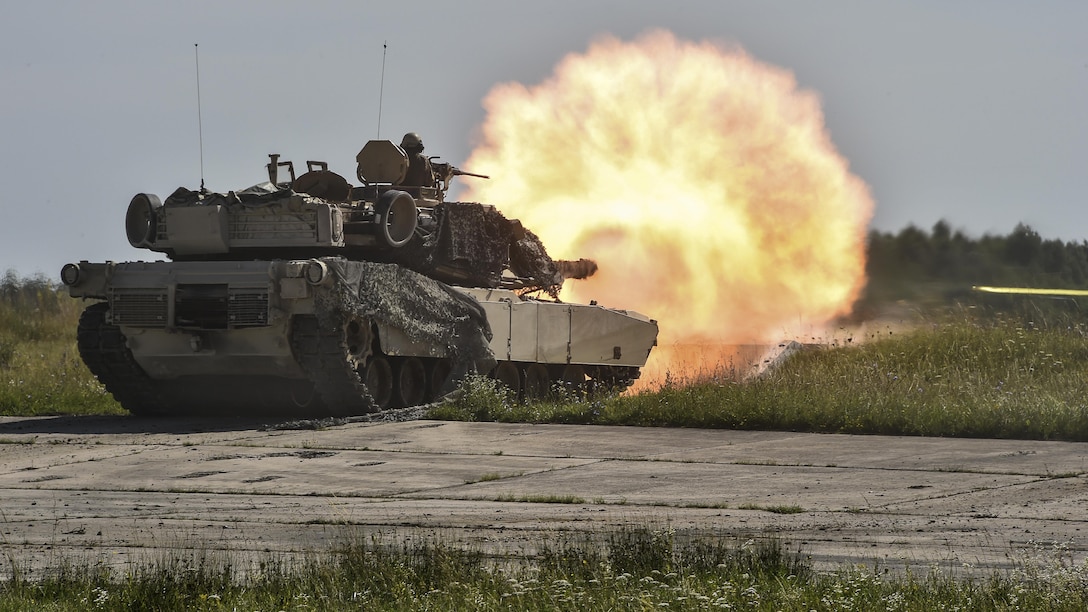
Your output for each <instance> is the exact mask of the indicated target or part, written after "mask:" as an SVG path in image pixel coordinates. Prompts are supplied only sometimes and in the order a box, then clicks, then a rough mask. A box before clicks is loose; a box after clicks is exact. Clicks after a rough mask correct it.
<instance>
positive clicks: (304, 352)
mask: <svg viewBox="0 0 1088 612" xmlns="http://www.w3.org/2000/svg"><path fill="white" fill-rule="evenodd" d="M291 328H292V329H291V346H292V348H293V349H294V352H295V359H296V361H298V363H299V365H301V366H302V369H303V371H304V372H306V375H307V377H309V379H310V382H312V383H313V385H314V389H315V390H316V391H317V394H318V395H319V396H320V397H321V400H322V403H323V404H324V405H325V408H326V410H327V411H328V412H329V413H330V414H331V415H332V416H351V415H356V414H362V413H369V412H377V411H378V406H377V404H375V403H374V399H373V398H372V397H371V396H370V392H369V391H368V390H367V388H366V385H365V384H363V380H362V379H361V378H360V377H359V372H358V371H357V370H356V366H355V365H354V364H353V363H352V360H351V359H350V351H349V348H348V344H347V340H346V338H345V334H344V327H343V325H340V324H336V323H334V322H332V321H330V322H328V323H326V324H322V322H320V321H319V320H318V318H317V317H313V316H307V315H301V316H297V317H295V318H294V319H293V320H292V322H291Z"/></svg>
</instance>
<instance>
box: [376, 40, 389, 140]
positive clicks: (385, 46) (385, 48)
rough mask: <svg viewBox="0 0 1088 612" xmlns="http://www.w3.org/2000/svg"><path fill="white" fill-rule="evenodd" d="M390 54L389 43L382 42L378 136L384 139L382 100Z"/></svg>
mask: <svg viewBox="0 0 1088 612" xmlns="http://www.w3.org/2000/svg"><path fill="white" fill-rule="evenodd" d="M388 52H389V42H388V41H384V40H383V41H382V80H381V85H379V86H378V135H377V138H379V139H380V138H381V137H382V98H383V97H385V54H386V53H388Z"/></svg>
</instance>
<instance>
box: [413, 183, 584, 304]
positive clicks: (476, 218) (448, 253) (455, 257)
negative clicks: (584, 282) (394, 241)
mask: <svg viewBox="0 0 1088 612" xmlns="http://www.w3.org/2000/svg"><path fill="white" fill-rule="evenodd" d="M434 214H435V218H436V219H437V221H438V228H439V230H438V231H437V232H435V233H434V234H432V235H431V236H430V237H429V238H428V239H427V240H422V239H420V240H418V241H416V242H413V243H412V244H410V245H409V246H408V247H405V248H404V249H401V251H400V252H399V253H397V258H396V261H397V263H400V264H401V265H405V266H408V267H410V268H412V269H414V270H417V271H419V272H421V273H423V274H427V275H429V276H438V277H443V278H445V279H448V280H450V282H455V283H459V284H468V285H474V286H479V287H497V286H499V284H500V280H501V279H502V273H503V271H504V270H505V269H507V268H509V269H510V271H511V272H513V273H514V274H515V275H516V276H518V277H519V278H520V279H521V280H522V281H523V282H524V286H525V287H527V288H533V289H543V290H544V291H547V292H548V293H549V294H551V295H552V296H556V295H558V293H559V289H560V288H562V286H563V279H564V278H585V277H586V276H588V275H590V274H592V273H593V272H595V271H596V269H597V266H596V264H594V263H593V262H591V261H589V260H579V262H576V263H575V264H574V265H570V263H569V262H557V261H554V260H553V259H552V258H551V257H549V256H548V251H547V249H545V248H544V243H543V242H541V241H540V238H538V237H537V236H536V234H534V233H533V232H531V231H529V230H527V229H525V228H524V227H522V225H521V222H520V221H518V220H516V219H514V220H511V219H507V218H506V217H505V216H503V214H502V213H501V212H499V211H498V210H496V209H495V208H494V207H493V206H486V205H483V204H478V203H475V202H444V203H442V204H439V205H438V206H436V207H435V211H434ZM566 272H571V273H570V274H567V273H566Z"/></svg>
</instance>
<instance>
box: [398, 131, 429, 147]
mask: <svg viewBox="0 0 1088 612" xmlns="http://www.w3.org/2000/svg"><path fill="white" fill-rule="evenodd" d="M400 148H402V149H420V150H422V149H423V139H422V138H420V137H419V134H416V133H415V132H408V133H407V134H405V135H404V138H402V139H401V141H400Z"/></svg>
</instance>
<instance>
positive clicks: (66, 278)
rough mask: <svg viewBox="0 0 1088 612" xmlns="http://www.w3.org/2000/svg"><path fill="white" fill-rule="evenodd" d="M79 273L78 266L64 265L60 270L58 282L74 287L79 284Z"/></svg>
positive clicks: (72, 264)
mask: <svg viewBox="0 0 1088 612" xmlns="http://www.w3.org/2000/svg"><path fill="white" fill-rule="evenodd" d="M80 272H81V271H80V269H79V264H74V263H70V264H66V265H65V266H64V267H63V268H61V269H60V280H61V282H62V283H64V284H65V285H68V286H69V287H74V286H75V285H76V284H78V283H79V277H80Z"/></svg>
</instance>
